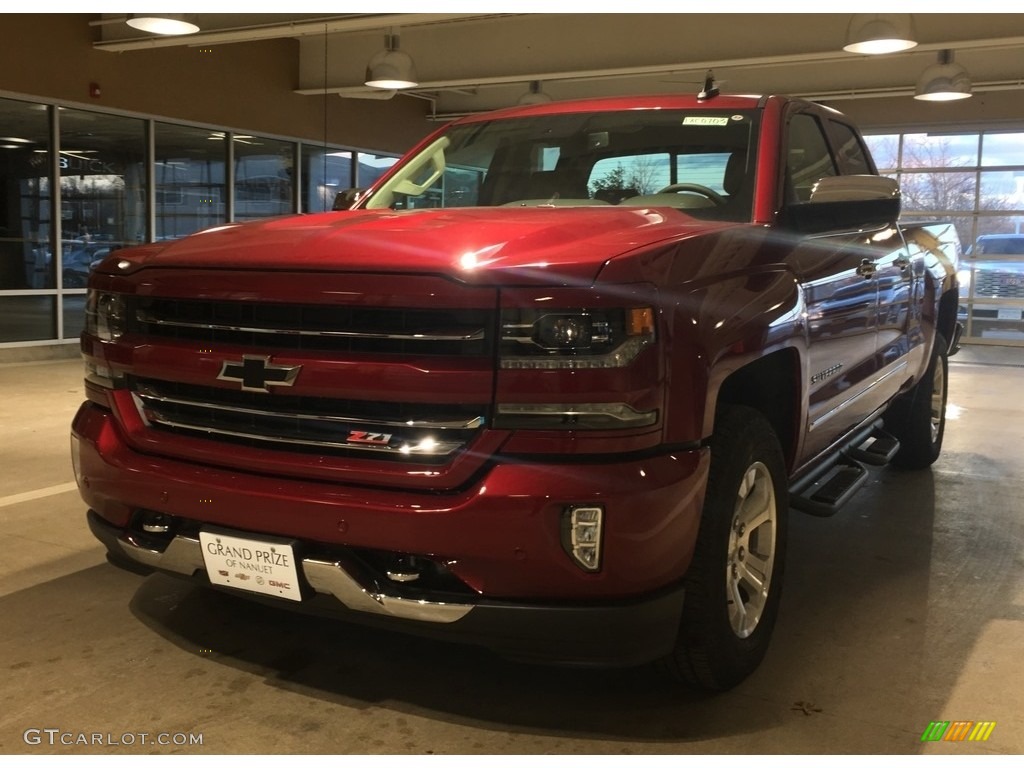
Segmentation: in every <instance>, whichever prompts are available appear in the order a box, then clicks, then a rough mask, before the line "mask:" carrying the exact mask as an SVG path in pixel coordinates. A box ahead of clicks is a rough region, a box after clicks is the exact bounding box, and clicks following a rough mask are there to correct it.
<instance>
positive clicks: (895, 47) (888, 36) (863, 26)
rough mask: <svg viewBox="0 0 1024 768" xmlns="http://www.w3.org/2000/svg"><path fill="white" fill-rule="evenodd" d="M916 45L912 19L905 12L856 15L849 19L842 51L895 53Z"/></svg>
mask: <svg viewBox="0 0 1024 768" xmlns="http://www.w3.org/2000/svg"><path fill="white" fill-rule="evenodd" d="M915 45H917V40H915V39H914V20H913V18H912V17H911V15H910V14H909V13H858V14H854V16H853V18H852V19H850V26H849V27H848V28H847V30H846V45H844V46H843V50H844V51H849V52H850V53H866V54H879V53H895V52H896V51H906V50H908V49H910V48H913V47H914V46H915Z"/></svg>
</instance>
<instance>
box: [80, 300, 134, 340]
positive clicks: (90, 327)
mask: <svg viewBox="0 0 1024 768" xmlns="http://www.w3.org/2000/svg"><path fill="white" fill-rule="evenodd" d="M127 329H128V301H127V299H126V298H125V296H124V294H120V293H107V292H105V291H89V294H88V298H87V299H86V303H85V330H86V333H90V334H92V335H93V336H96V337H97V338H99V339H102V340H103V341H114V340H115V339H119V338H121V336H123V335H124V333H125V331H126V330H127Z"/></svg>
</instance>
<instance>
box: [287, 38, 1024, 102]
mask: <svg viewBox="0 0 1024 768" xmlns="http://www.w3.org/2000/svg"><path fill="white" fill-rule="evenodd" d="M1021 46H1024V36H1017V37H1001V38H986V39H979V40H960V41H951V42H942V43H928V44H922V45H918V46H917V47H915V48H913V49H911V50H909V51H906V52H903V53H898V54H890V55H889V56H888V58H894V57H908V56H912V55H914V54H917V53H922V52H931V51H940V50H943V49H946V48H949V49H954V50H957V51H963V50H967V49H999V48H1019V47H1021ZM863 60H864V56H863V55H861V54H857V53H848V52H846V51H842V50H839V51H818V52H811V53H790V54H779V55H774V56H753V57H749V58H737V59H714V60H707V61H688V62H673V63H669V64H652V65H643V66H628V67H610V68H603V69H596V68H595V69H583V70H562V71H542V72H527V73H519V74H513V75H497V76H491V77H463V78H448V79H442V80H432V81H429V82H421V83H420V85H419V86H418V87H417V88H416V89H415V90H417V91H437V90H450V89H453V88H466V87H475V86H480V87H487V86H500V85H512V84H515V83H524V82H530V81H533V80H539V81H541V82H555V81H572V80H576V81H579V80H595V79H612V78H627V77H645V76H649V75H664V74H688V73H693V72H696V73H699V74H703V73H704V72H706V71H707V70H709V69H713V70H726V69H738V68H739V69H741V68H752V67H772V66H789V65H797V64H820V63H825V62H836V61H863ZM372 90H373V89H371V88H369V87H367V86H364V85H349V86H330V87H327V88H324V87H319V88H300V89H297V90H296V91H295V93H298V94H302V95H304V96H322V95H324V93H336V94H338V95H340V96H353V97H358V96H359V95H360V94H363V93H366V92H367V91H372ZM858 92H860V91H858Z"/></svg>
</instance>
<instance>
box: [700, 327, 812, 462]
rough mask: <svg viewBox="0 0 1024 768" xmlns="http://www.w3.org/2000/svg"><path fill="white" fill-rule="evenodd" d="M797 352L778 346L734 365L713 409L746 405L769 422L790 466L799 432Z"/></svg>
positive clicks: (794, 457) (795, 454)
mask: <svg viewBox="0 0 1024 768" xmlns="http://www.w3.org/2000/svg"><path fill="white" fill-rule="evenodd" d="M800 371H801V365H800V355H799V353H798V351H797V350H796V349H794V348H793V347H786V348H783V349H779V350H777V351H775V352H772V353H771V354H768V355H765V356H764V357H760V358H757V359H756V360H754V361H752V362H750V363H748V364H746V365H744V366H743V367H741V368H738V369H736V370H735V371H733V372H732V373H730V374H729V375H728V377H727V378H726V379H725V380H724V381H723V382H722V384H721V386H720V387H719V389H718V395H717V397H716V399H715V404H714V409H715V413H719V412H720V410H721V408H722V406H724V405H745V406H747V407H750V408H753V409H754V410H756V411H758V412H759V413H760V414H761V415H762V416H764V417H765V419H766V420H767V421H768V423H769V424H771V427H772V429H773V430H774V431H775V435H776V437H777V438H778V439H779V443H780V444H781V446H782V453H783V456H785V459H786V467H787V469H789V470H792V468H793V467H794V466H795V463H796V456H797V451H798V436H799V434H800V422H801V419H800V414H801V402H802V399H803V392H802V387H801V386H800V381H801V378H800Z"/></svg>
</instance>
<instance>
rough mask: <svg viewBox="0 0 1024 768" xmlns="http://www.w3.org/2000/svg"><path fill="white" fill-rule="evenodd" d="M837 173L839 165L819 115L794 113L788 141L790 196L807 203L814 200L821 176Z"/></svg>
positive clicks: (787, 164)
mask: <svg viewBox="0 0 1024 768" xmlns="http://www.w3.org/2000/svg"><path fill="white" fill-rule="evenodd" d="M836 175H838V173H837V172H836V166H835V163H834V162H833V161H832V155H831V154H830V152H829V148H828V142H827V141H826V140H825V133H824V131H823V130H822V126H821V123H819V122H818V118H816V117H814V116H813V115H805V114H798V115H794V116H793V119H792V120H790V121H789V138H788V140H787V143H786V182H787V184H788V186H789V189H788V190H787V195H791V196H792V198H793V199H796V200H797V201H800V202H806V201H807V200H810V199H811V190H812V189H813V188H814V184H815V182H817V181H818V179H822V178H824V177H826V176H836Z"/></svg>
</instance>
